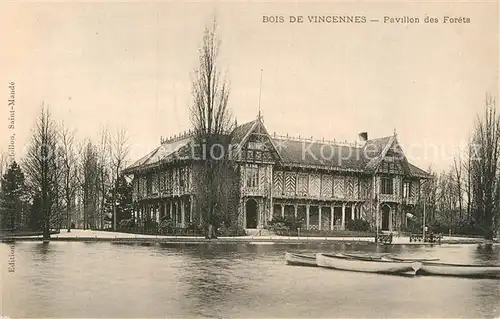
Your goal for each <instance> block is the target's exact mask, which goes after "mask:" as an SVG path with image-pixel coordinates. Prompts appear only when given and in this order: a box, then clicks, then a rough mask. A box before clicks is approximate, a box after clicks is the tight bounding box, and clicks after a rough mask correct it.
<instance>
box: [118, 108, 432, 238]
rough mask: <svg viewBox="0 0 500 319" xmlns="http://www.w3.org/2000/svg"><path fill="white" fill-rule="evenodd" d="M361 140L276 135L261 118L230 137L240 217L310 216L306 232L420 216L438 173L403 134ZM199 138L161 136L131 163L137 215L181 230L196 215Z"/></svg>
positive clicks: (401, 224)
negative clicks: (425, 189)
mask: <svg viewBox="0 0 500 319" xmlns="http://www.w3.org/2000/svg"><path fill="white" fill-rule="evenodd" d="M361 136H363V137H364V139H363V141H360V142H356V143H354V144H347V143H337V142H331V141H324V140H321V141H315V140H312V139H301V138H293V137H288V136H276V135H271V134H269V133H268V131H267V129H266V127H265V126H264V123H263V120H262V118H261V117H260V116H259V117H258V118H257V119H256V120H254V121H251V122H248V123H245V124H242V125H239V126H237V127H236V128H235V129H234V130H233V132H232V133H231V134H230V137H231V145H232V146H234V148H233V149H234V150H235V151H234V152H233V153H232V157H231V158H232V160H233V161H234V164H235V165H237V166H238V167H239V170H238V172H239V174H240V177H239V180H240V183H239V185H240V189H239V194H240V199H239V208H238V217H239V222H240V224H241V226H242V227H244V228H246V229H254V228H264V227H266V225H267V223H268V222H269V221H271V220H272V219H273V218H275V217H276V216H283V217H286V216H295V217H297V218H301V219H303V221H304V222H303V223H304V227H305V228H307V229H321V230H335V229H344V228H345V225H346V222H347V221H348V220H353V219H364V220H366V221H368V222H370V224H371V226H372V227H373V228H375V225H376V223H377V222H378V229H381V230H384V231H391V232H397V231H400V230H403V229H405V228H406V226H407V222H408V217H407V216H411V215H410V214H414V212H415V209H416V204H417V202H418V199H419V196H420V189H421V186H422V182H423V181H425V180H427V179H430V178H431V176H430V175H429V174H428V173H426V172H425V171H423V170H422V169H419V168H418V167H416V166H414V165H412V164H411V163H410V162H409V161H408V159H407V158H406V156H405V155H404V153H403V151H402V150H401V147H400V145H399V143H398V140H397V136H396V134H394V135H392V136H387V137H381V138H375V139H368V136H367V134H366V133H364V134H361ZM193 143H195V138H194V135H193V134H191V133H186V134H181V135H179V136H175V137H172V138H169V139H162V141H161V145H160V146H158V147H157V148H156V149H154V150H153V151H152V152H151V153H149V154H147V155H146V156H144V157H143V158H141V159H140V160H138V161H137V162H135V163H133V164H132V165H131V166H129V167H128V168H127V169H126V170H125V173H126V174H129V175H133V177H134V178H133V200H134V202H135V203H136V207H137V209H136V211H135V218H137V220H139V221H141V220H143V219H144V217H145V216H146V217H147V218H151V219H153V220H157V221H158V220H160V218H162V217H163V216H165V217H166V218H171V219H172V220H173V222H174V224H175V225H177V227H185V226H186V225H187V224H188V223H189V222H191V221H193V220H194V217H195V216H193V213H194V209H193V207H194V206H193V203H194V201H195V200H196V195H195V192H194V187H193V183H194V182H195V178H193V175H194V174H193V172H196V169H195V168H196V165H197V163H199V160H198V159H197V158H196V157H195V156H192V151H191V150H192V149H193Z"/></svg>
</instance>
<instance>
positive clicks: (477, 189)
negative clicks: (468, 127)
mask: <svg viewBox="0 0 500 319" xmlns="http://www.w3.org/2000/svg"><path fill="white" fill-rule="evenodd" d="M471 147H472V148H473V152H474V157H475V160H474V161H473V163H472V170H471V174H472V188H473V192H472V194H473V203H474V210H475V212H474V213H475V214H474V215H475V216H474V217H475V221H476V223H478V224H479V225H480V226H481V227H482V228H483V231H484V236H485V238H486V239H492V238H493V234H494V228H495V227H497V226H498V225H493V222H494V220H495V216H494V214H495V212H496V210H497V207H498V205H500V199H499V198H497V197H496V192H497V187H498V186H497V184H498V183H499V179H500V173H499V171H500V170H499V161H500V114H497V113H496V103H495V101H494V100H493V98H492V97H487V98H486V110H485V113H484V116H483V117H478V119H477V121H476V125H475V128H474V134H473V144H472V145H471Z"/></svg>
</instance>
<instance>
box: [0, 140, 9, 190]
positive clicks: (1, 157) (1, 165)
mask: <svg viewBox="0 0 500 319" xmlns="http://www.w3.org/2000/svg"><path fill="white" fill-rule="evenodd" d="M8 163H9V157H8V155H7V152H6V151H5V150H4V149H0V176H3V174H4V173H5V172H6V171H7V167H8ZM0 185H2V181H1V180H0Z"/></svg>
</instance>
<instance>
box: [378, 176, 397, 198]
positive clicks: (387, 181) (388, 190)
mask: <svg viewBox="0 0 500 319" xmlns="http://www.w3.org/2000/svg"><path fill="white" fill-rule="evenodd" d="M380 182H381V184H382V185H381V186H382V187H381V188H382V189H381V194H387V195H392V194H393V192H394V187H393V182H392V177H382V178H381V180H380Z"/></svg>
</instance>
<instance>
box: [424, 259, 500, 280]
mask: <svg viewBox="0 0 500 319" xmlns="http://www.w3.org/2000/svg"><path fill="white" fill-rule="evenodd" d="M417 275H427V276H452V277H470V278H498V279H500V265H477V264H475V265H467V264H450V263H440V262H422V267H420V269H418V271H417Z"/></svg>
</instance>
